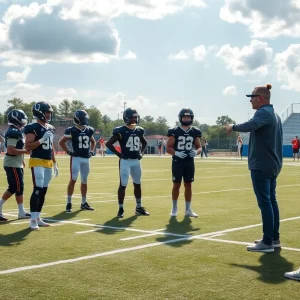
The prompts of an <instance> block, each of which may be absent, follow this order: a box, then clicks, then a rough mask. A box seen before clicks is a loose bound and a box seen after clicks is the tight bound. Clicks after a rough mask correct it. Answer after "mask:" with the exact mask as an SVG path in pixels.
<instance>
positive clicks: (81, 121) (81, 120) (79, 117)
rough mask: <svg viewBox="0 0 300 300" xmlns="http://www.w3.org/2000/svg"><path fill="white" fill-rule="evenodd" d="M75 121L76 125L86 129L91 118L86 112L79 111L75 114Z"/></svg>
mask: <svg viewBox="0 0 300 300" xmlns="http://www.w3.org/2000/svg"><path fill="white" fill-rule="evenodd" d="M73 121H74V123H75V124H76V125H79V126H84V127H86V126H88V125H89V122H90V118H89V115H88V113H87V112H86V111H85V110H77V111H76V112H75V113H74V117H73Z"/></svg>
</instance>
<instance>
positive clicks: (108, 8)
mask: <svg viewBox="0 0 300 300" xmlns="http://www.w3.org/2000/svg"><path fill="white" fill-rule="evenodd" d="M61 3H62V7H63V9H62V11H61V16H62V18H64V19H75V20H78V19H82V18H85V17H88V18H89V20H91V19H97V20H110V19H113V18H116V17H118V16H120V15H123V14H126V15H130V16H135V17H137V18H141V19H150V20H156V19H161V18H163V17H165V16H167V15H170V14H174V13H176V12H178V11H180V10H182V9H184V8H187V7H205V6H206V0H114V1H113V0H101V1H98V0H74V1H70V0H62V1H61Z"/></svg>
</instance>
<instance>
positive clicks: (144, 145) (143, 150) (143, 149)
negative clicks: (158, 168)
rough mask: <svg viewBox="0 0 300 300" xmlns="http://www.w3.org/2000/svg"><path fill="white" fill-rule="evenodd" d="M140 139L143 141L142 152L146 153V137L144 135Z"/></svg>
mask: <svg viewBox="0 0 300 300" xmlns="http://www.w3.org/2000/svg"><path fill="white" fill-rule="evenodd" d="M140 141H141V143H142V149H141V152H142V155H143V154H144V152H145V150H146V147H147V144H148V143H147V141H146V139H145V138H144V137H143V136H142V137H141V138H140Z"/></svg>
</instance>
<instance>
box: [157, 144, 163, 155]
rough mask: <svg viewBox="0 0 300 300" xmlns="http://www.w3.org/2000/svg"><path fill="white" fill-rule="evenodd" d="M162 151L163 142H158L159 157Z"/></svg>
mask: <svg viewBox="0 0 300 300" xmlns="http://www.w3.org/2000/svg"><path fill="white" fill-rule="evenodd" d="M161 149H162V140H158V141H157V150H158V155H161Z"/></svg>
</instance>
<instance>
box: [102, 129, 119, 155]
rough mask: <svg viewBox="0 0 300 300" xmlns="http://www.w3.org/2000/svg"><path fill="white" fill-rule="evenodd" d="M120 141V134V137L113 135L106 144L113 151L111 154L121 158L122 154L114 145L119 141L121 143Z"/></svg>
mask: <svg viewBox="0 0 300 300" xmlns="http://www.w3.org/2000/svg"><path fill="white" fill-rule="evenodd" d="M119 139H120V135H119V134H118V135H116V134H115V135H113V136H112V137H111V138H110V139H109V140H108V141H107V142H106V144H105V145H106V147H107V148H108V149H109V150H110V151H111V152H113V153H114V154H116V155H117V156H119V157H120V156H121V153H119V152H118V151H117V149H116V148H115V146H114V143H116V142H117V141H119Z"/></svg>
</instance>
